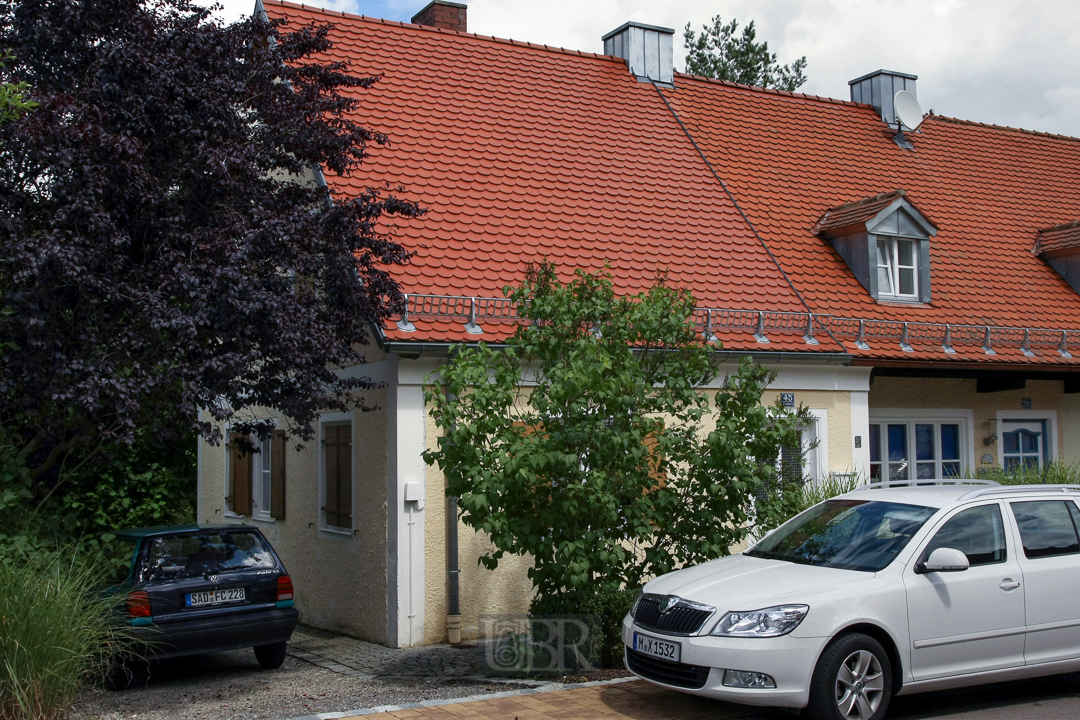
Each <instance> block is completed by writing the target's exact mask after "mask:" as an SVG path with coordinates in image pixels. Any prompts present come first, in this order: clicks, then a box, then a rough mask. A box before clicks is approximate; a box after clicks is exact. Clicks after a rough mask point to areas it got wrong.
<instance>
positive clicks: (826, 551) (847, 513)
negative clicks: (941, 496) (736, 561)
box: [745, 500, 937, 572]
mask: <svg viewBox="0 0 1080 720" xmlns="http://www.w3.org/2000/svg"><path fill="white" fill-rule="evenodd" d="M936 512H937V508H930V507H923V506H921V505H907V504H904V503H892V502H871V501H869V500H827V501H826V502H824V503H822V504H820V505H817V506H815V507H812V508H810V509H809V510H807V511H806V512H804V513H802V514H800V515H797V516H795V517H794V518H792V519H791V520H789V521H788V522H786V523H785V524H783V525H781V526H780V527H779V528H778V529H777V530H776V532H774V533H773V534H772V535H769V536H768V537H766V538H765V539H764V540H762V541H761V542H759V543H758V544H757V545H755V546H754V547H753V548H751V549H750V550H747V551H746V553H745V554H746V555H750V556H751V557H759V558H767V559H770V560H785V561H787V562H793V563H799V564H802V565H820V566H822V567H832V568H842V569H845V570H863V571H867V572H877V571H878V570H881V569H882V568H884V567H885V566H886V565H888V564H889V563H891V562H892V561H893V560H894V559H895V558H896V556H897V555H899V554H900V551H901V550H903V549H904V547H905V546H906V545H907V544H908V542H909V541H910V540H911V537H912V535H914V534H915V533H916V532H918V530H919V528H921V527H922V526H923V524H924V523H925V522H926V521H927V520H928V519H929V518H930V516H931V515H933V514H934V513H936Z"/></svg>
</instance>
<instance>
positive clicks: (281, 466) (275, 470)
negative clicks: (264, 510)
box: [270, 430, 286, 520]
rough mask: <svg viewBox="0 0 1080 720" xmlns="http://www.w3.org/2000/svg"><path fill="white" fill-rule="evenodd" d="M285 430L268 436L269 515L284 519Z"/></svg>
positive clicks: (276, 431)
mask: <svg viewBox="0 0 1080 720" xmlns="http://www.w3.org/2000/svg"><path fill="white" fill-rule="evenodd" d="M285 446H286V442H285V431H284V430H275V431H274V432H273V434H272V435H271V436H270V517H272V518H274V519H275V520H284V519H285Z"/></svg>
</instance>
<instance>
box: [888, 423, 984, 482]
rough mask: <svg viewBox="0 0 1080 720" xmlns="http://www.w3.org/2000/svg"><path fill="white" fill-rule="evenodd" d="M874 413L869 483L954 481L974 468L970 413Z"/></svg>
mask: <svg viewBox="0 0 1080 720" xmlns="http://www.w3.org/2000/svg"><path fill="white" fill-rule="evenodd" d="M893 413H895V414H892V415H890V414H887V413H884V411H882V412H879V413H874V412H871V414H870V428H869V433H868V440H869V443H868V444H869V446H870V482H882V481H886V480H887V481H892V482H903V481H909V480H910V481H918V480H927V481H931V480H953V479H958V478H962V477H964V475H965V474H966V473H967V472H968V470H969V468H970V467H971V453H972V452H973V451H972V447H973V445H972V439H971V426H972V421H971V417H970V415H971V413H970V412H968V411H964V412H963V414H956V413H954V412H952V411H921V412H920V411H910V410H909V411H905V412H900V411H893Z"/></svg>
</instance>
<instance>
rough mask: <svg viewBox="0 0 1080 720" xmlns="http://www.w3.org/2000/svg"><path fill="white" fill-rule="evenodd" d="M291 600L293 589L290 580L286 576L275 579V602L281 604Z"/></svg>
mask: <svg viewBox="0 0 1080 720" xmlns="http://www.w3.org/2000/svg"><path fill="white" fill-rule="evenodd" d="M292 599H293V587H292V578H291V577H289V576H288V575H282V576H281V577H279V578H278V579H277V601H278V602H282V601H284V600H292Z"/></svg>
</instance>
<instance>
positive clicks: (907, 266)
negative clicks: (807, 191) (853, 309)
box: [814, 190, 937, 303]
mask: <svg viewBox="0 0 1080 720" xmlns="http://www.w3.org/2000/svg"><path fill="white" fill-rule="evenodd" d="M814 234H816V235H820V236H821V237H824V238H826V239H827V240H829V241H830V242H831V243H832V246H833V247H834V248H836V251H837V252H838V253H840V256H841V257H842V258H844V261H845V262H847V264H848V267H850V268H851V271H852V273H853V274H854V275H855V278H856V279H857V280H858V281H859V282H860V283H861V284H862V286H863V287H865V288H866V289H867V291H868V292H869V293H870V295H871V296H872V297H873V298H874V299H875V300H877V301H878V302H924V303H926V302H930V238H931V237H933V236H934V235H936V234H937V227H936V226H935V225H934V224H933V223H931V222H930V221H929V220H928V219H927V218H926V216H924V215H923V214H922V213H921V212H919V210H918V209H917V208H916V207H915V206H914V205H913V204H912V203H911V201H910V200H909V199H908V198H907V193H905V192H904V191H903V190H894V191H893V192H890V193H885V194H883V195H875V196H874V197H870V198H866V199H864V200H858V201H856V202H853V203H847V204H846V205H840V206H838V207H834V208H832V209H830V210H828V211H827V212H826V213H825V214H824V215H823V216H822V218H821V219H820V220H819V221H818V223H817V225H816V226H815V227H814Z"/></svg>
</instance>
